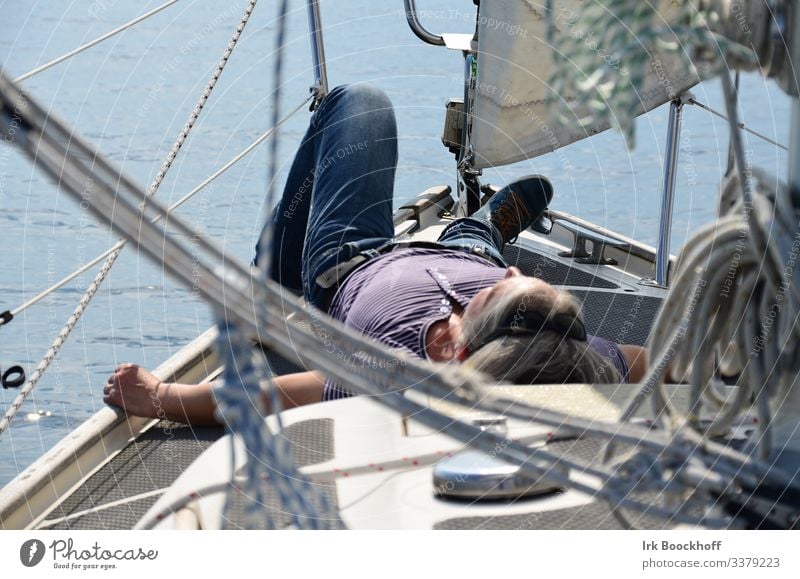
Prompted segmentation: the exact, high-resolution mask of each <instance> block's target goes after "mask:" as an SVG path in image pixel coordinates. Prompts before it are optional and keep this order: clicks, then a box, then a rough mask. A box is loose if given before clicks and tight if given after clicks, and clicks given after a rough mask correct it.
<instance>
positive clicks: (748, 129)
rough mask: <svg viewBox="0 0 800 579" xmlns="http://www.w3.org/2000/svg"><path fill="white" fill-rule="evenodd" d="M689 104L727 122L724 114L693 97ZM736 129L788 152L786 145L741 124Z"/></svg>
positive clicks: (737, 124)
mask: <svg viewBox="0 0 800 579" xmlns="http://www.w3.org/2000/svg"><path fill="white" fill-rule="evenodd" d="M689 103H690V104H693V105H697V106H698V107H700V108H701V109H703V110H706V111H708V112H709V113H711V114H712V115H715V116H717V117H719V118H721V119H723V120H725V121H729V119H728V117H726V116H725V115H724V114H722V113H721V112H719V111H717V110H715V109H713V108H711V107H710V106H708V105H706V104H703V103H701V102H700V101H698V100H697V99H696V98H694V97H692V98H690V99H689ZM736 127H738V128H739V129H742V130H743V131H745V132H747V133H750V134H751V135H753V136H755V137H758V138H759V139H762V140H764V141H766V142H767V143H769V144H770V145H775V146H776V147H779V148H781V149H783V150H784V151H788V150H789V148H788V147H787V146H786V145H782V144H780V143H779V142H778V141H775V140H773V139H770V138H769V137H768V136H766V135H764V134H762V133H759V132H758V131H755V130H753V129H751V128H750V127H748V126H746V125H745V124H744V123H742V122H738V123H736Z"/></svg>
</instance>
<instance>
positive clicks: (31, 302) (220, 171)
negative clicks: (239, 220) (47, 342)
mask: <svg viewBox="0 0 800 579" xmlns="http://www.w3.org/2000/svg"><path fill="white" fill-rule="evenodd" d="M312 98H313V97H308V98H307V99H306V100H304V101H303V102H301V103H300V104H299V105H297V106H296V107H295V108H293V109H292V110H291V111H290V112H289V113H288V114H287V115H286V116H284V117H283V118H282V119H281V120H280V121H278V124H277V125H276V126H282V125H283V124H285V123H286V121H288V120H289V119H290V118H292V117H293V116H294V115H295V114H297V113H298V112H299V111H300V110H301V109H303V107H305V106H306V105H307V104H308V103H309V102H311V100H312ZM274 131H275V127H271V128H270V129H268V130H267V131H265V132H264V133H262V134H261V135H260V136H259V137H258V138H257V139H255V140H254V141H253V142H252V143H250V144H249V145H248V146H247V147H245V148H244V149H243V150H242V151H240V152H239V153H238V154H237V155H235V156H234V157H233V158H231V160H230V161H228V162H227V163H225V164H224V165H222V166H221V167H220V168H219V169H217V170H216V171H215V172H214V173H212V174H211V175H210V176H209V177H207V178H206V179H205V180H204V181H203V182H201V183H200V184H199V185H197V186H196V187H195V188H194V189H192V190H191V191H189V192H188V193H187V194H186V195H184V196H183V197H181V198H180V199H179V200H178V201H176V202H175V203H173V204H172V205H170V206H169V208H168V209H167V214H170V213H172V212H173V211H175V210H176V209H177V208H178V207H180V206H181V205H183V204H184V203H186V202H187V201H188V200H189V199H191V198H192V197H194V196H195V195H197V194H198V193H199V192H200V191H202V190H203V189H205V188H206V187H208V186H209V185H210V184H211V183H212V182H214V181H215V180H216V179H218V178H219V177H220V176H221V175H223V174H224V173H225V172H227V171H228V169H230V168H231V167H233V166H234V165H235V164H236V163H238V162H239V161H241V160H242V159H243V158H244V157H246V156H247V155H248V154H250V153H251V152H252V151H253V150H254V149H255V148H256V147H258V146H259V145H260V144H261V143H263V142H264V141H265V140H267V139H268V138H269V137H270V135H272V133H273V132H274ZM161 218H162V216H161V215H156V216H155V217H154V218H153V223H156V222H158V221H160V220H161ZM125 243H126V240H125V239H120V240H119V241H117V243H115V244H114V245H113V246H111V247H110V248H109V249H107V250H106V251H104V252H103V253H101V254H100V255H98V256H97V257H95V258H94V259H93V260H91V261H89V262H87V263H85V264H84V265H82V266H81V267H79V268H78V269H76V270H75V271H73V272H72V273H70V274H69V275H67V276H66V277H64V278H63V279H62V280H61V281H58V282H56V283H54V284H53V285H52V286H50V287H49V288H47V289H46V290H44V291H42V292H41V293H38V294H36V295H35V296H34V297H32V298H31V299H29V300H28V301H27V302H25V303H24V304H22V305H20V306H18V307H17V308H15V309H13V310H10V311H8V312H5V313H6V314H7V315H6V316H4V317H0V327H2V326H3V325H6V324H8V323H9V322H11V320H12V319H13V318H14V317H15V316H17V315H19V314H20V313H21V312H23V311H25V310H27V309H28V308H29V307H31V306H33V305H34V304H36V303H38V302H40V301H41V300H43V299H44V298H46V297H47V296H48V295H50V294H51V293H53V292H54V291H56V290H58V289H60V288H62V287H64V286H65V285H66V284H68V283H69V282H71V281H72V280H73V279H75V278H76V277H78V276H79V275H80V274H82V273H84V272H86V271H88V270H89V269H91V268H92V266H95V265H97V264H98V263H100V262H101V261H102V260H103V259H105V258H107V257H108V256H109V255H111V254H112V253H114V252H115V251H116V250H117V249H119V248H121V247H123V246H124V245H125Z"/></svg>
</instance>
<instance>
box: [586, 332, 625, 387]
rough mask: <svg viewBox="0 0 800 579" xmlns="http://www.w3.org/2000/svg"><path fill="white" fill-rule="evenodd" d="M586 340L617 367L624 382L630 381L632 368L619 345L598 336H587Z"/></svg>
mask: <svg viewBox="0 0 800 579" xmlns="http://www.w3.org/2000/svg"><path fill="white" fill-rule="evenodd" d="M586 342H587V343H588V344H589V346H591V347H592V349H593V350H594V351H596V352H597V353H598V354H600V355H601V356H602V357H603V358H605V359H606V360H607V361H608V362H610V363H611V364H612V365H613V366H614V368H616V369H617V372H619V374H620V376H622V381H623V382H627V381H628V373H629V372H630V368H628V361H627V359H626V358H625V354H623V353H622V350H620V348H619V346H617V345H616V344H615V343H614V342H611V341H609V340H606V339H604V338H598V337H597V336H586Z"/></svg>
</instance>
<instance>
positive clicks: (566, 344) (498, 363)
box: [461, 284, 622, 384]
mask: <svg viewBox="0 0 800 579" xmlns="http://www.w3.org/2000/svg"><path fill="white" fill-rule="evenodd" d="M537 285H538V284H537ZM529 311H536V312H538V313H540V314H542V315H544V316H546V317H551V316H553V315H556V314H566V315H567V316H571V317H573V318H575V319H577V320H581V321H582V316H581V306H580V303H579V302H578V300H577V299H576V298H575V296H573V295H572V294H570V293H568V292H567V291H563V290H556V289H555V288H553V287H552V286H540V287H536V286H534V287H526V286H525V285H519V286H512V287H511V288H509V291H506V292H503V294H502V295H500V296H498V297H497V298H496V299H495V303H494V304H493V305H492V307H488V308H486V309H485V310H484V311H482V312H480V313H479V314H478V315H476V316H470V317H468V318H465V319H464V320H463V323H462V329H461V331H462V338H461V340H462V344H463V346H466V347H467V349H468V351H469V352H470V354H471V355H470V357H469V358H468V359H467V360H466V362H465V363H466V364H468V365H469V366H471V367H473V368H475V369H477V370H480V371H481V372H484V373H486V374H488V375H490V376H491V377H493V378H494V379H495V380H498V381H504V382H511V383H514V384H564V383H589V384H597V383H615V382H620V381H621V380H622V377H621V376H620V374H619V372H618V371H617V370H616V368H615V367H614V365H613V364H611V363H610V362H609V361H608V360H607V359H606V358H604V357H603V356H601V355H600V354H599V353H598V352H597V351H596V350H595V349H594V348H592V347H591V346H590V345H589V344H587V343H586V342H585V341H582V340H577V339H574V338H570V337H567V336H564V335H563V334H561V333H558V332H555V331H552V330H549V329H542V330H541V331H539V332H538V333H537V334H536V335H534V336H531V335H511V336H502V337H499V338H497V339H495V340H492V341H491V342H489V343H487V344H485V345H483V346H482V347H480V348H479V349H478V350H477V351H473V348H474V347H475V346H478V345H480V344H481V343H483V341H484V340H485V339H486V337H487V336H489V335H490V334H491V333H492V332H493V331H494V330H495V329H497V328H498V326H499V325H500V324H501V323H502V322H503V321H504V320H507V319H508V318H509V316H514V317H516V316H520V317H522V315H524V313H525V312H529ZM512 325H513V324H512Z"/></svg>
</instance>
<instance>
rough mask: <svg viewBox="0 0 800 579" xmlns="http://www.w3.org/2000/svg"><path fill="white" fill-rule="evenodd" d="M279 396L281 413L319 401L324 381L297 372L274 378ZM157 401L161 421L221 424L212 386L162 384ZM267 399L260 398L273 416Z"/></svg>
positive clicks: (314, 373)
mask: <svg viewBox="0 0 800 579" xmlns="http://www.w3.org/2000/svg"><path fill="white" fill-rule="evenodd" d="M275 384H276V386H277V387H278V396H279V399H280V404H281V407H282V408H283V409H284V410H287V409H289V408H295V407H297V406H303V405H305V404H313V403H314V402H320V401H322V389H323V387H324V384H325V378H324V376H323V375H322V374H321V373H320V372H299V373H297V374H287V375H285V376H278V377H277V378H275ZM158 398H159V399H160V401H161V409H162V411H163V414H164V416H163V417H164V418H168V419H169V420H175V421H178V422H185V423H188V424H194V425H197V426H201V425H213V424H220V422H219V421H218V420H217V417H216V409H217V401H216V399H215V398H214V384H212V383H210V382H205V383H202V384H177V383H171V384H166V383H164V384H161V385H160V386H159V394H158ZM269 402H270V401H269V397H268V396H266V395H262V403H263V405H264V406H263V407H264V408H265V409H266V412H267V414H271V413H272V409H271V407H270V403H269Z"/></svg>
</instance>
